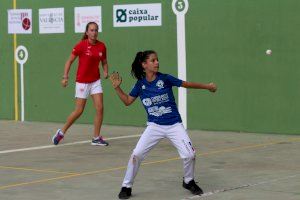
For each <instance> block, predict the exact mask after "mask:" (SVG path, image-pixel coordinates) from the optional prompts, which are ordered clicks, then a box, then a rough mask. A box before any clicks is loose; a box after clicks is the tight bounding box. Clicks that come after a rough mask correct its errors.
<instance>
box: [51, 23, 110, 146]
mask: <svg viewBox="0 0 300 200" xmlns="http://www.w3.org/2000/svg"><path fill="white" fill-rule="evenodd" d="M97 37H98V25H97V24H96V23H95V22H89V23H88V24H87V25H86V29H85V33H84V36H83V38H82V40H81V41H80V42H79V43H78V44H76V46H75V47H74V48H73V51H72V53H71V55H70V57H69V59H68V60H67V62H66V64H65V69H64V75H63V77H62V81H61V84H62V86H63V87H66V86H67V85H68V79H69V76H68V74H69V71H70V68H71V65H72V63H73V62H74V60H75V59H76V58H77V57H79V62H78V68H77V75H76V94H75V98H76V100H75V104H76V106H75V110H74V111H73V112H72V113H71V114H70V115H69V117H68V118H67V122H66V123H65V125H64V126H63V128H62V129H58V130H57V131H56V134H55V135H54V136H53V138H52V141H53V144H54V145H57V144H58V143H59V142H60V141H61V140H62V139H63V138H64V135H65V134H66V132H67V130H68V129H69V128H70V126H71V125H72V124H73V123H74V122H75V121H76V120H77V119H78V118H79V117H80V115H81V114H82V112H83V110H84V108H85V105H86V101H87V98H88V97H89V96H91V97H92V99H93V102H94V107H95V109H96V115H95V119H94V137H93V139H92V143H91V144H92V145H101V146H107V145H108V143H107V142H106V141H105V140H103V138H102V136H101V135H100V129H101V125H102V120H103V92H102V86H101V79H100V72H99V63H100V61H101V63H102V67H103V77H104V78H105V79H106V78H107V77H108V64H107V59H106V47H105V44H104V43H103V42H100V41H99V40H98V39H97Z"/></svg>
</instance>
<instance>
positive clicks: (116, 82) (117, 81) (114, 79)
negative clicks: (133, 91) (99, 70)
mask: <svg viewBox="0 0 300 200" xmlns="http://www.w3.org/2000/svg"><path fill="white" fill-rule="evenodd" d="M109 79H110V80H111V83H112V85H113V87H114V88H115V89H116V88H117V87H119V86H120V85H121V83H122V78H121V76H120V75H119V72H113V73H112V74H111V75H110V76H109Z"/></svg>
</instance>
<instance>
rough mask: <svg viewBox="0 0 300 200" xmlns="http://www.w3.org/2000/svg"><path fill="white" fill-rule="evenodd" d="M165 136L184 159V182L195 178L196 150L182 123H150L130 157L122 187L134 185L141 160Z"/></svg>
mask: <svg viewBox="0 0 300 200" xmlns="http://www.w3.org/2000/svg"><path fill="white" fill-rule="evenodd" d="M163 138H168V139H169V140H170V141H171V142H172V144H173V145H174V146H175V147H176V149H177V151H178V153H179V155H180V157H181V158H182V159H183V169H184V182H185V183H188V182H189V181H191V180H192V179H194V168H195V150H194V148H193V146H192V142H191V140H190V138H189V136H188V134H187V132H186V130H185V129H184V127H183V125H182V123H176V124H174V125H170V126H168V125H167V126H165V125H158V124H155V123H148V126H147V128H146V130H145V131H144V133H143V134H142V136H141V138H140V139H139V141H138V143H137V145H136V147H135V149H134V150H133V153H132V155H131V157H130V159H129V162H128V166H127V171H126V174H125V178H124V180H123V183H122V187H127V188H130V187H132V185H133V182H134V178H135V176H136V174H137V172H138V169H139V166H140V164H141V162H142V161H143V160H144V158H145V157H146V155H147V154H148V152H149V151H150V150H151V149H152V148H153V147H154V146H155V145H157V144H158V142H159V141H160V140H161V139H163Z"/></svg>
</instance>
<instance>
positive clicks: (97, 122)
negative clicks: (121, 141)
mask: <svg viewBox="0 0 300 200" xmlns="http://www.w3.org/2000/svg"><path fill="white" fill-rule="evenodd" d="M91 96H92V99H93V102H94V107H95V109H96V114H95V118H94V137H95V138H97V137H99V136H100V130H101V126H102V121H103V93H98V94H93V95H91Z"/></svg>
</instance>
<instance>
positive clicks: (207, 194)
mask: <svg viewBox="0 0 300 200" xmlns="http://www.w3.org/2000/svg"><path fill="white" fill-rule="evenodd" d="M299 175H300V174H294V175H290V176H286V177H282V178H277V179H270V180H267V181H260V182H257V183H248V184H245V185H240V186H236V187H230V188H224V189H218V190H213V191H211V192H205V193H204V194H202V195H201V196H199V195H194V196H191V197H186V198H184V199H181V200H189V199H204V198H205V197H207V196H212V195H214V194H218V193H222V192H228V191H231V190H238V189H243V188H248V187H253V186H257V185H263V184H267V183H272V182H278V181H281V180H286V179H291V178H295V177H297V176H299Z"/></svg>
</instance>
